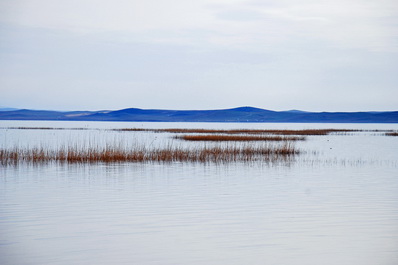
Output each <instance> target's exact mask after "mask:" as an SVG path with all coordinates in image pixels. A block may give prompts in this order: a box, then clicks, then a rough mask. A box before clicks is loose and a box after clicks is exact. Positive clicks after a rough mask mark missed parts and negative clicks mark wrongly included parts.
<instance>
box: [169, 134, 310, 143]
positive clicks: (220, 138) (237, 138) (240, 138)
mask: <svg viewBox="0 0 398 265" xmlns="http://www.w3.org/2000/svg"><path fill="white" fill-rule="evenodd" d="M174 139H179V140H185V141H209V142H228V141H233V142H249V141H273V142H275V141H303V140H305V137H302V136H301V137H297V136H253V135H250V136H247V135H183V136H175V137H174Z"/></svg>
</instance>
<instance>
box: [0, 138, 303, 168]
mask: <svg viewBox="0 0 398 265" xmlns="http://www.w3.org/2000/svg"><path fill="white" fill-rule="evenodd" d="M299 153H300V151H299V150H297V149H296V148H295V147H294V145H293V144H292V143H291V142H285V143H283V144H282V145H279V146H270V145H267V144H264V145H253V144H247V145H226V146H213V147H206V146H205V147H194V148H181V147H173V146H168V147H165V148H155V149H150V148H147V147H145V146H137V147H132V148H129V149H127V148H123V147H121V146H119V145H107V146H105V147H98V146H95V147H90V146H89V147H79V146H68V147H61V148H58V149H56V150H50V149H48V148H43V147H35V148H19V147H14V148H11V149H0V161H1V163H2V164H16V163H19V162H28V163H35V164H36V163H46V162H61V163H115V162H200V163H207V162H213V163H228V162H251V161H265V162H272V161H279V160H286V159H288V158H291V157H293V156H294V155H298V154H299Z"/></svg>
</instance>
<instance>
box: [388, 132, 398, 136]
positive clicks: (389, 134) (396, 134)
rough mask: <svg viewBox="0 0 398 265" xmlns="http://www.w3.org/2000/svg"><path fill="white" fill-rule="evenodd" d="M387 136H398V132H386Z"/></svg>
mask: <svg viewBox="0 0 398 265" xmlns="http://www.w3.org/2000/svg"><path fill="white" fill-rule="evenodd" d="M386 135H387V136H398V132H390V133H386Z"/></svg>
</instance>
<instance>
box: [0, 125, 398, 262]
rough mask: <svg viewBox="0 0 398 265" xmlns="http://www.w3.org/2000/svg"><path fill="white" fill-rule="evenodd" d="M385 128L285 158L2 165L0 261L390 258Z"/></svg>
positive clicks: (393, 224)
mask: <svg viewBox="0 0 398 265" xmlns="http://www.w3.org/2000/svg"><path fill="white" fill-rule="evenodd" d="M189 125H190V126H188V127H192V125H191V124H189ZM91 126H93V125H91ZM101 126H103V125H101ZM115 126H116V125H115ZM118 126H121V125H118ZM152 126H154V125H152ZM195 126H197V124H195ZM212 126H219V125H212ZM230 126H231V125H230ZM259 126H264V124H261V125H259ZM285 126H287V125H285ZM292 126H293V125H292ZM308 126H309V125H308ZM74 127H76V126H74ZM121 127H125V126H121ZM145 127H146V126H145ZM169 127H170V126H169ZM173 127H174V126H173ZM343 128H344V127H343ZM393 128H394V127H393ZM38 133H39V134H40V133H42V136H38V135H37V134H34V138H35V139H28V140H27V139H26V138H25V140H26V142H32V141H37V142H41V143H42V142H44V139H43V138H40V137H43V136H44V137H47V136H48V135H47V134H46V133H43V132H38ZM121 135H123V137H125V136H127V137H129V135H126V134H121ZM3 136H4V135H3ZM3 136H2V137H3ZM16 136H18V137H22V136H23V135H13V136H12V135H11V134H8V135H7V138H8V139H11V137H15V138H14V140H15V141H16V139H17V137H16ZM98 136H99V137H103V136H101V135H100V134H99V135H98ZM109 136H110V137H113V136H112V135H109ZM26 137H27V136H26ZM62 137H63V136H62ZM62 137H61V136H59V135H54V137H53V138H51V137H48V138H49V141H58V142H62V141H63V140H62V139H63V138H62ZM89 137H91V135H90V136H89ZM157 137H163V136H162V135H161V134H159V135H157ZM168 137H169V136H168ZM32 138H33V137H32ZM2 139H3V138H2ZM14 140H13V141H14ZM396 140H397V139H396V138H391V137H390V138H388V137H383V136H380V135H371V134H354V135H340V136H339V135H335V136H334V135H331V136H325V137H309V138H308V139H307V141H304V142H300V143H298V144H299V148H301V149H302V150H303V151H304V153H303V154H302V155H300V156H299V157H297V158H296V160H295V161H293V162H291V163H288V164H286V163H276V164H272V165H270V164H262V163H230V164H200V163H166V164H162V163H143V164H140V163H119V164H84V165H67V164H63V165H62V164H56V163H53V164H52V163H49V164H45V165H37V166H35V165H29V164H25V165H20V166H18V167H2V168H1V169H0V176H1V179H0V234H1V236H0V264H281V265H282V264H283V265H289V264H310V265H311V264H317V265H318V264H340V265H341V264H346V265H351V264H365V265H366V264H369V265H370V264H372V265H374V264H381V265H384V264H386V265H390V264H391V265H393V264H398V174H397V172H398V171H397V161H398V157H397V155H398V152H397V148H398V144H397V142H396ZM23 141H24V139H20V143H21V144H25V143H23ZM126 141H128V140H126ZM148 141H149V140H148ZM2 144H5V143H2Z"/></svg>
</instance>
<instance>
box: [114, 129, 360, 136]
mask: <svg viewBox="0 0 398 265" xmlns="http://www.w3.org/2000/svg"><path fill="white" fill-rule="evenodd" d="M113 130H114V131H124V132H129V131H131V132H167V133H201V134H202V133H206V134H274V135H302V136H304V135H328V134H330V133H348V132H359V131H362V130H351V129H304V130H277V129H272V130H268V129H267V130H258V129H255V130H252V129H231V130H222V129H214V130H213V129H177V128H176V129H142V128H124V129H113Z"/></svg>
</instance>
